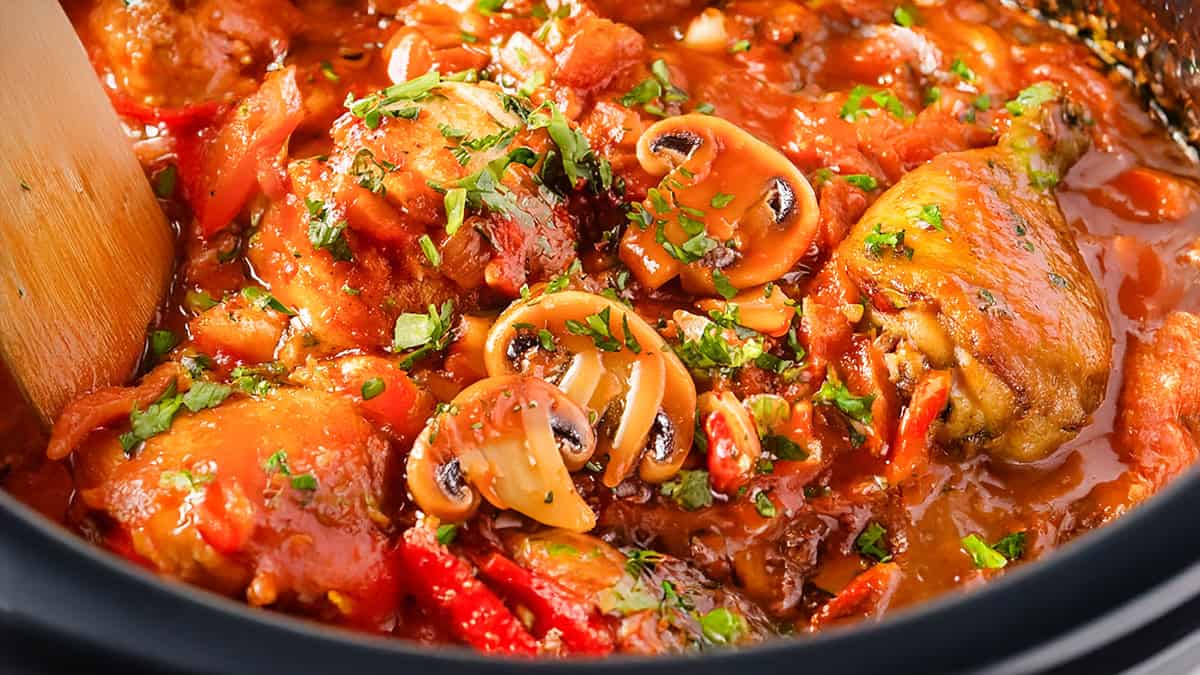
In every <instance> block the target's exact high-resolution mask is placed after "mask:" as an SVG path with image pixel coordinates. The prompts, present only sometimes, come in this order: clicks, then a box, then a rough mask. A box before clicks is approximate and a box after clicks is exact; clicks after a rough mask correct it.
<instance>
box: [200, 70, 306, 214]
mask: <svg viewBox="0 0 1200 675" xmlns="http://www.w3.org/2000/svg"><path fill="white" fill-rule="evenodd" d="M303 119H304V101H303V99H302V98H301V96H300V89H299V88H298V87H297V86H296V70H295V68H292V67H289V68H285V69H283V70H280V71H276V72H275V73H272V74H271V75H270V76H268V77H267V79H266V80H265V81H264V82H263V84H262V87H261V88H259V90H258V91H257V92H255V93H254V94H252V95H251V96H249V97H247V98H246V99H245V100H244V101H242V103H241V105H238V106H237V107H235V108H233V109H232V110H231V111H230V112H229V114H228V115H227V116H226V118H225V120H224V122H223V124H222V125H221V126H220V128H218V129H216V130H215V132H212V133H202V134H197V135H195V136H190V137H182V138H180V139H179V144H178V148H177V153H178V155H179V164H180V171H181V173H182V175H183V178H184V193H185V195H186V196H187V198H188V201H189V203H191V205H192V210H193V211H194V213H195V214H196V219H197V221H198V223H199V226H200V233H201V234H202V235H204V236H209V235H212V234H213V233H215V232H217V231H219V230H221V229H222V228H224V227H226V226H228V225H229V223H230V222H231V221H232V220H233V218H234V216H236V215H237V213H238V211H240V210H241V209H242V206H244V205H245V203H246V200H248V199H249V198H250V196H251V195H252V194H253V193H254V190H255V187H256V186H260V187H261V188H262V189H263V191H264V192H266V193H267V194H268V195H270V196H273V197H279V196H281V195H280V194H279V193H280V192H282V189H283V186H284V174H283V170H282V169H281V167H280V166H279V165H278V164H279V162H278V160H279V154H280V152H281V151H282V150H283V148H284V145H285V144H286V143H287V140H288V137H289V136H290V135H291V133H292V132H293V131H294V130H295V129H296V127H297V126H299V124H300V122H301V121H302V120H303ZM210 131H211V130H210ZM273 193H274V194H273Z"/></svg>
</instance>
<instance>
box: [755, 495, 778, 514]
mask: <svg viewBox="0 0 1200 675" xmlns="http://www.w3.org/2000/svg"><path fill="white" fill-rule="evenodd" d="M754 510H756V511H758V515H760V516H762V517H763V518H774V517H775V516H776V515H777V513H778V512H777V511H776V509H775V502H773V501H771V497H770V495H768V494H767V493H766V492H763V491H759V492H757V493H755V495H754Z"/></svg>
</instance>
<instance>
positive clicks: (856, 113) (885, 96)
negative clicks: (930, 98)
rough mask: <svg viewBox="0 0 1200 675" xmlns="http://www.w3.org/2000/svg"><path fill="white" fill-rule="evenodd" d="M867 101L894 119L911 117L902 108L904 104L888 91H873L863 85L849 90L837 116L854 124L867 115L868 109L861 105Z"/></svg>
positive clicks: (905, 109)
mask: <svg viewBox="0 0 1200 675" xmlns="http://www.w3.org/2000/svg"><path fill="white" fill-rule="evenodd" d="M868 100H869V101H871V102H873V103H874V104H875V105H876V106H878V107H879V108H880V109H882V110H885V111H887V113H888V114H889V115H891V116H892V117H895V118H896V119H901V120H903V119H908V118H909V117H911V116H912V113H910V112H909V111H908V108H906V107H905V106H904V102H903V101H901V100H900V99H899V98H897V97H896V95H895V94H893V93H892V92H891V90H890V89H874V88H872V87H868V86H866V85H864V84H860V85H856V86H855V87H854V88H853V89H851V90H850V93H849V95H847V97H846V102H845V103H844V104H842V109H841V110H840V111H839V112H838V116H839V117H841V118H842V119H844V120H846V121H847V122H854V121H856V120H858V119H859V118H861V117H865V116H867V115H869V114H870V112H869V111H868V109H866V108H864V107H863V103H865V102H866V101H868Z"/></svg>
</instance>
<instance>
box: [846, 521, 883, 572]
mask: <svg viewBox="0 0 1200 675" xmlns="http://www.w3.org/2000/svg"><path fill="white" fill-rule="evenodd" d="M854 548H855V549H857V550H858V552H859V553H860V554H862V555H863V556H866V557H868V558H873V559H874V560H875V561H876V562H887V561H889V560H891V559H892V550H891V546H890V545H889V544H888V541H887V528H885V527H884V526H883V525H880V524H879V523H877V522H872V523H871V524H870V525H867V527H866V529H864V530H863V531H862V532H861V533H859V535H858V538H857V539H855V540H854Z"/></svg>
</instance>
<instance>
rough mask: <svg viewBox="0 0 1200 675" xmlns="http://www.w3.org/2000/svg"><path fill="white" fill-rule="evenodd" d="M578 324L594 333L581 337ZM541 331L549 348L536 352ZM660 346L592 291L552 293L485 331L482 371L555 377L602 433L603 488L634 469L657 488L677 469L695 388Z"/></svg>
mask: <svg viewBox="0 0 1200 675" xmlns="http://www.w3.org/2000/svg"><path fill="white" fill-rule="evenodd" d="M581 327H587V328H589V329H590V330H592V331H596V332H591V333H583V334H580V333H581V332H583V330H582V328H581ZM541 331H545V332H547V333H549V335H550V336H551V338H552V339H553V348H554V350H553V352H550V351H548V350H545V349H538V347H540V341H539V340H538V339H537V338H536V337H534V336H540V334H541ZM605 333H607V335H605ZM598 335H599V337H597V336H598ZM609 338H611V339H609ZM663 345H664V342H663V339H662V337H661V336H659V335H658V333H657V332H655V330H654V329H653V328H651V327H650V325H649V324H648V323H646V322H645V320H643V319H642V318H641V317H640V316H638V314H637V313H636V312H634V311H633V310H632V309H630V308H628V307H625V306H624V305H621V304H620V303H618V302H614V301H612V300H609V299H608V298H605V297H603V296H600V295H595V294H593V293H586V292H583V291H559V292H556V293H545V294H542V295H539V296H536V297H534V298H531V299H530V300H528V301H524V302H517V303H514V304H513V305H512V306H511V307H509V309H507V310H506V311H505V312H504V313H503V314H501V315H500V317H499V318H498V319H497V320H496V323H495V324H493V326H492V330H491V332H490V333H489V334H488V339H487V343H486V347H485V354H484V362H485V364H486V366H487V370H488V374H489V375H493V376H495V375H505V374H513V373H524V374H529V375H534V376H537V377H541V378H544V379H548V380H553V381H555V382H556V383H557V384H558V387H559V388H560V389H562V390H563V391H564V392H566V394H567V396H569V397H570V398H571V399H572V400H574V401H575V402H576V403H577V404H579V405H580V406H582V407H584V408H586V409H588V410H590V411H592V413H593V414H594V415H595V419H597V420H599V421H600V422H601V425H602V427H604V430H605V431H606V432H607V433H602V437H601V439H600V443H601V445H602V452H604V453H606V454H607V455H608V456H609V464H608V467H607V468H606V469H605V474H604V483H605V484H606V485H608V486H610V487H613V486H616V485H617V484H618V483H620V482H621V481H622V480H624V479H625V477H626V476H628V475H629V473H630V472H631V471H632V470H633V467H634V466H637V467H638V470H639V475H640V476H641V477H642V479H643V480H645V481H647V482H650V483H660V482H663V481H665V480H668V479H670V478H671V477H672V476H674V475H675V474H676V473H678V471H679V468H680V467H681V466H682V465H683V461H684V459H685V458H686V457H687V453H688V451H689V450H690V448H691V445H692V435H693V433H694V431H695V419H696V418H695V408H696V385H695V383H694V382H693V381H692V377H691V375H690V374H689V373H688V370H687V368H686V367H685V366H684V365H683V362H681V361H680V360H679V357H677V356H675V354H674V353H673V352H671V351H669V350H667V349H664V348H663ZM514 347H521V349H514Z"/></svg>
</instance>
